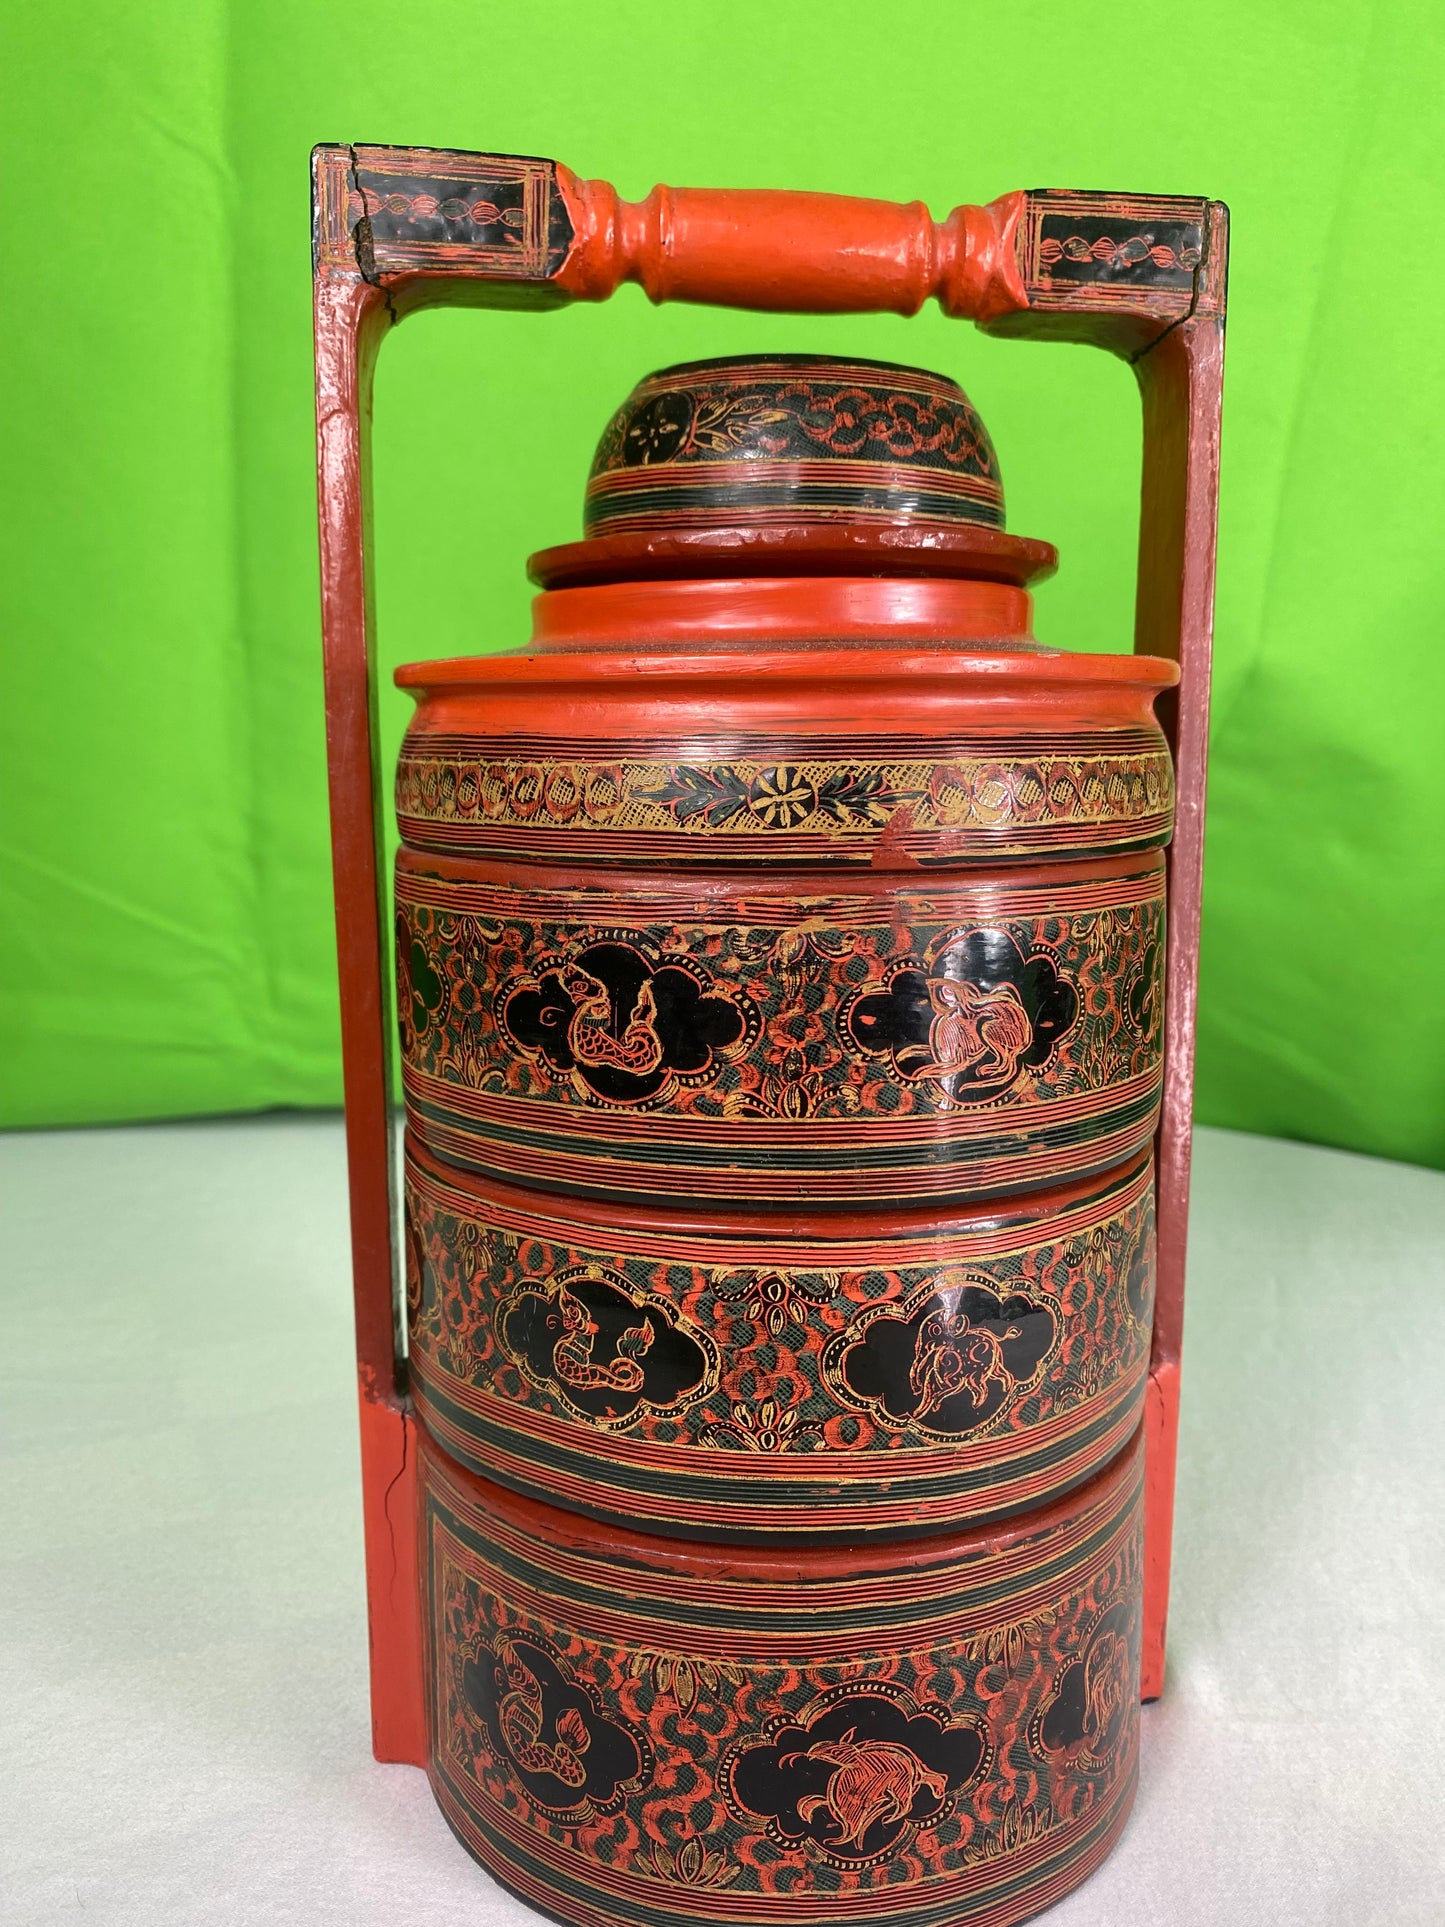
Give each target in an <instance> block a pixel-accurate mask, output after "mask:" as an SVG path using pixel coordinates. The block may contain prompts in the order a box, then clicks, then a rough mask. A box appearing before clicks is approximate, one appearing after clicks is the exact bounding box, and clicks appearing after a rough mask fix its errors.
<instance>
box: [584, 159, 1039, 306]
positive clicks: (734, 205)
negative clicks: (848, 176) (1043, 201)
mask: <svg viewBox="0 0 1445 1927" xmlns="http://www.w3.org/2000/svg"><path fill="white" fill-rule="evenodd" d="M557 179H558V186H559V188H560V189H561V192H562V196H563V199H564V200H565V201H566V203H567V206H568V210H569V213H570V214H571V216H572V225H573V230H574V235H575V239H574V243H573V247H572V250H571V252H570V254H569V255H568V257H567V260H566V262H565V263H564V265H563V267H562V269H561V271H560V272H559V274H558V275H557V284H558V286H559V287H562V288H565V289H566V291H567V292H568V293H569V294H572V295H576V296H577V297H579V298H580V299H582V300H584V301H600V300H602V299H604V298H605V297H606V296H607V295H609V294H611V293H612V292H613V290H614V289H615V288H616V287H618V286H619V285H620V284H621V283H622V282H624V281H636V282H638V283H640V285H641V286H642V287H643V288H644V289H645V290H646V293H647V295H648V297H649V299H650V300H653V301H695V302H703V303H707V304H710V305H713V306H717V307H724V308H755V309H760V310H763V311H766V312H770V313H792V314H868V313H875V312H883V313H892V314H904V315H909V314H917V312H918V310H919V309H920V308H921V307H922V306H923V304H924V302H925V301H926V300H927V299H928V298H929V297H930V296H931V295H932V296H936V297H937V299H938V302H939V304H940V306H941V307H942V308H943V311H944V313H945V314H949V315H954V316H958V317H963V318H967V319H970V320H974V321H983V320H988V319H990V318H992V317H993V316H995V315H999V314H1004V313H1008V312H1010V311H1011V310H1014V309H1019V308H1023V307H1026V306H1027V296H1026V293H1025V290H1024V285H1023V281H1022V279H1021V277H1020V275H1019V270H1018V261H1017V258H1016V252H1015V230H1016V229H1017V227H1018V223H1019V219H1020V216H1021V215H1022V214H1023V211H1024V198H1025V197H1024V196H1023V195H1022V194H1007V195H1005V196H1004V197H1003V199H1002V200H999V201H995V202H993V203H992V205H990V206H988V207H956V208H955V209H954V210H953V212H952V214H950V215H949V217H948V219H947V220H946V221H935V220H934V219H933V216H932V215H931V214H930V213H929V211H928V209H927V208H926V207H925V206H924V205H923V203H922V201H911V202H909V203H908V204H906V205H904V204H901V203H899V202H896V201H866V200H858V199H856V198H854V197H852V196H849V195H845V194H795V193H787V192H783V191H781V190H774V189H768V188H757V189H729V188H707V187H655V188H654V189H653V190H652V192H651V193H650V194H649V195H648V197H647V199H646V200H645V201H624V200H622V199H620V198H619V196H618V193H617V190H616V188H614V187H612V186H611V185H610V184H609V183H608V182H606V181H579V180H578V179H577V177H576V175H575V174H573V173H572V172H571V171H570V169H568V168H564V167H560V166H559V167H558V169H557Z"/></svg>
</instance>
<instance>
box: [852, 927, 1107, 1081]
mask: <svg viewBox="0 0 1445 1927" xmlns="http://www.w3.org/2000/svg"><path fill="white" fill-rule="evenodd" d="M1078 1014H1079V996H1078V992H1077V991H1076V990H1075V988H1074V986H1073V985H1072V984H1071V983H1070V982H1069V981H1068V980H1067V979H1066V978H1064V977H1061V976H1060V975H1059V970H1058V966H1057V964H1056V963H1055V962H1054V959H1053V958H1052V957H1051V956H1049V955H1048V953H1047V952H1044V951H1036V952H1033V953H1031V954H1030V955H1029V956H1027V957H1025V956H1024V954H1023V952H1022V951H1021V950H1020V949H1019V947H1018V945H1017V943H1016V942H1015V941H1014V939H1013V938H1012V937H1011V936H1010V935H1009V933H1008V931H1007V930H991V929H980V930H970V931H968V932H967V933H966V934H965V935H963V936H962V937H959V938H957V939H955V940H954V941H953V942H951V943H950V944H948V945H947V946H946V948H944V949H943V950H942V952H941V953H940V954H939V955H938V956H937V958H936V959H935V960H934V962H933V963H932V965H931V966H930V967H929V968H927V969H925V968H923V967H922V966H921V965H919V964H916V963H906V964H901V965H899V966H897V967H895V969H894V970H893V971H892V972H891V973H890V975H889V976H888V978H887V980H886V982H885V983H884V985H883V987H882V989H878V990H870V991H866V992H864V993H863V994H862V995H860V996H858V997H856V998H855V999H854V1000H853V1002H852V1003H851V1004H850V1005H849V1006H848V1008H847V1010H846V1012H845V1013H844V1019H843V1021H844V1026H845V1028H846V1031H847V1034H848V1035H849V1037H850V1038H851V1039H852V1041H853V1043H854V1044H855V1045H857V1047H858V1048H859V1049H860V1050H863V1051H867V1052H868V1053H870V1054H873V1055H878V1054H883V1053H886V1054H887V1055H888V1056H889V1057H891V1058H892V1060H893V1068H894V1070H895V1071H896V1073H897V1074H898V1076H899V1077H901V1078H903V1079H904V1080H905V1081H906V1082H908V1083H913V1084H918V1083H933V1084H937V1085H938V1086H939V1087H940V1092H941V1095H942V1098H943V1100H944V1101H945V1102H948V1103H954V1102H968V1101H979V1100H982V1099H985V1098H990V1097H996V1096H997V1095H998V1093H999V1092H1000V1091H1004V1090H1007V1088H1008V1087H1009V1085H1010V1084H1012V1083H1013V1082H1014V1080H1015V1078H1017V1077H1018V1076H1019V1074H1020V1073H1021V1072H1022V1071H1024V1070H1026V1069H1029V1068H1030V1067H1032V1066H1034V1065H1038V1064H1042V1063H1043V1062H1044V1060H1045V1058H1046V1057H1047V1056H1048V1055H1049V1053H1050V1051H1052V1050H1053V1048H1054V1046H1055V1045H1056V1044H1057V1043H1058V1041H1059V1039H1060V1038H1061V1037H1062V1036H1063V1035H1064V1033H1065V1032H1066V1031H1067V1030H1068V1029H1069V1027H1070V1026H1071V1025H1072V1023H1073V1022H1074V1019H1075V1018H1076V1017H1077V1016H1078Z"/></svg>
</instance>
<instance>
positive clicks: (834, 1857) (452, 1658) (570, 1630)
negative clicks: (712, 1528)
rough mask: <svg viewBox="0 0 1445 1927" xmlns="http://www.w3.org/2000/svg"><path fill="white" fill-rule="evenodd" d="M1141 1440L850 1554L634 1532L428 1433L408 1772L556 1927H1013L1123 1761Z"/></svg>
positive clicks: (1088, 1853) (1112, 1807)
mask: <svg viewBox="0 0 1445 1927" xmlns="http://www.w3.org/2000/svg"><path fill="white" fill-rule="evenodd" d="M1142 1477H1143V1448H1142V1439H1140V1438H1139V1437H1137V1436H1136V1438H1135V1440H1134V1442H1133V1444H1132V1445H1131V1446H1130V1447H1129V1448H1128V1449H1127V1450H1126V1451H1125V1452H1123V1453H1122V1454H1121V1455H1120V1457H1119V1458H1118V1459H1117V1460H1115V1462H1114V1463H1113V1464H1112V1465H1111V1466H1110V1467H1109V1468H1108V1469H1107V1470H1106V1471H1105V1472H1103V1473H1101V1474H1100V1475H1099V1476H1098V1477H1097V1478H1095V1479H1093V1480H1092V1481H1091V1482H1090V1483H1089V1484H1088V1485H1085V1486H1082V1487H1080V1488H1079V1489H1078V1490H1077V1491H1075V1492H1073V1493H1070V1494H1069V1495H1068V1496H1067V1497H1066V1498H1064V1499H1062V1500H1060V1501H1058V1502H1057V1503H1055V1504H1054V1505H1051V1506H1049V1507H1048V1508H1047V1509H1044V1510H1041V1511H1037V1512H1033V1513H1030V1514H1028V1515H1026V1516H1024V1517H1022V1518H1018V1519H1015V1520H1012V1521H1010V1522H1009V1524H1008V1525H1007V1526H1003V1527H994V1528H992V1529H974V1530H973V1531H970V1532H968V1533H962V1534H954V1533H950V1534H948V1535H947V1536H945V1537H942V1538H931V1539H915V1540H912V1541H909V1542H908V1543H906V1544H902V1545H894V1546H870V1547H868V1548H867V1549H866V1550H858V1549H853V1548H849V1549H843V1548H836V1547H834V1548H826V1549H824V1548H817V1549H812V1550H805V1549H800V1548H797V1547H793V1546H789V1547H770V1546H766V1545H764V1546H755V1547H749V1548H747V1549H746V1550H742V1549H738V1548H723V1547H719V1546H703V1545H697V1544H691V1543H685V1542H681V1541H678V1540H668V1539H660V1538H651V1537H644V1536H642V1535H640V1534H638V1535H632V1534H626V1533H623V1532H621V1531H620V1530H618V1529H617V1528H615V1527H607V1526H604V1525H599V1524H596V1523H594V1522H592V1521H589V1520H587V1519H583V1518H579V1517H576V1516H574V1515H572V1514H570V1513H564V1512H560V1511H558V1510H556V1509H555V1508H553V1507H550V1506H544V1505H540V1504H538V1503H536V1502H535V1501H532V1500H529V1499H524V1498H522V1497H520V1496H518V1495H517V1494H515V1493H512V1492H509V1491H505V1490H503V1489H502V1488H501V1487H498V1486H494V1485H491V1484H489V1483H486V1482H484V1481H483V1480H480V1479H478V1478H476V1477H474V1476H473V1475H472V1474H470V1473H467V1472H464V1471H462V1470H460V1469H459V1468H458V1467H457V1466H455V1465H454V1464H452V1463H451V1461H450V1460H448V1459H447V1458H445V1457H444V1456H443V1454H442V1453H441V1452H440V1451H439V1450H438V1449H437V1448H436V1447H435V1446H434V1445H433V1444H431V1442H430V1441H429V1440H426V1441H424V1452H423V1461H422V1488H423V1505H422V1534H423V1544H422V1572H423V1587H424V1594H425V1597H424V1612H425V1618H426V1636H427V1694H428V1719H429V1727H430V1761H431V1778H432V1785H433V1788H434V1790H435V1793H436V1797H437V1799H438V1801H439V1803H440V1805H441V1808H442V1812H443V1813H444V1814H445V1816H446V1818H447V1820H448V1822H449V1823H450V1825H451V1826H452V1828H453V1830H454V1831H455V1833H456V1834H457V1836H458V1838H459V1839H460V1840H461V1841H462V1844H463V1845H464V1846H465V1847H466V1848H467V1849H468V1850H469V1851H470V1852H471V1853H472V1854H474V1855H475V1856H476V1858H477V1859H478V1860H480V1861H481V1862H482V1864H483V1865H484V1866H485V1867H486V1868H487V1869H488V1870H489V1872H491V1873H492V1874H493V1875H494V1877H495V1878H496V1879H497V1880H499V1881H500V1882H501V1883H502V1884H503V1885H504V1886H506V1887H508V1888H510V1889H511V1890H512V1891H513V1892H514V1893H516V1894H518V1895H519V1896H520V1897H521V1898H522V1899H524V1900H526V1901H528V1902H529V1903H530V1904H531V1905H532V1906H534V1907H537V1908H539V1909H540V1910H541V1911H542V1912H543V1913H546V1914H549V1915H551V1916H552V1917H553V1918H555V1919H557V1920H561V1921H564V1922H568V1923H573V1924H574V1927H617V1924H618V1923H624V1922H625V1923H628V1927H698V1924H699V1923H703V1924H704V1927H709V1924H711V1923H717V1927H723V1923H731V1924H732V1927H743V1924H744V1923H746V1927H770V1924H771V1923H784V1922H786V1923H789V1924H790V1927H830V1923H837V1927H842V1924H843V1923H845V1922H846V1923H848V1927H875V1924H876V1927H884V1923H887V1924H888V1927H961V1924H962V1923H969V1924H970V1927H974V1924H975V1923H978V1924H979V1927H982V1923H990V1924H991V1927H1005V1923H1009V1922H1013V1921H1020V1920H1023V1919H1025V1918H1026V1917H1027V1916H1029V1915H1031V1914H1033V1913H1036V1912H1037V1911H1038V1910H1039V1909H1040V1908H1042V1907H1046V1906H1048V1905H1049V1903H1050V1902H1051V1901H1054V1900H1057V1899H1058V1898H1059V1897H1060V1896H1061V1895H1062V1894H1064V1893H1066V1892H1068V1891H1069V1890H1070V1889H1071V1888H1073V1887H1075V1886H1077V1885H1078V1883H1079V1882H1080V1881H1081V1880H1083V1879H1084V1878H1085V1876H1086V1875H1087V1874H1088V1873H1090V1872H1091V1871H1092V1870H1093V1868H1094V1867H1096V1866H1097V1865H1098V1864H1099V1862H1100V1861H1101V1860H1102V1859H1103V1858H1104V1856H1105V1854H1107V1853H1108V1851H1109V1849H1110V1848H1111V1847H1112V1845H1113V1844H1114V1841H1115V1840H1116V1839H1117V1837H1118V1835H1119V1832H1120V1830H1121V1829H1122V1827H1123V1824H1124V1821H1125V1819H1126V1817H1127V1815H1128V1811H1129V1807H1130V1804H1131V1801H1132V1798H1133V1793H1134V1784H1135V1778H1136V1774H1137V1769H1138V1753H1139V1747H1138V1739H1139V1621H1140V1604H1141V1588H1142V1560H1141V1551H1142V1547H1141V1537H1142V1521H1143V1510H1142V1489H1143V1488H1142Z"/></svg>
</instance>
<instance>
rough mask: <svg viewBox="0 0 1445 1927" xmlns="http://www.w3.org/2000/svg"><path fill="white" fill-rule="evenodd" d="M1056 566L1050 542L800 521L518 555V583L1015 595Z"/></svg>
mask: <svg viewBox="0 0 1445 1927" xmlns="http://www.w3.org/2000/svg"><path fill="white" fill-rule="evenodd" d="M1058 564H1059V552H1058V550H1057V549H1056V548H1055V547H1054V545H1053V543H1052V542H1041V541H1039V540H1038V539H1037V538H1035V537H1033V536H1027V535H1009V534H1006V533H1005V532H1004V530H1002V529H990V528H984V527H982V526H981V525H976V524H967V523H954V522H874V523H864V524H849V523H837V524H830V523H821V522H807V521H803V520H801V519H800V520H799V521H797V522H779V523H773V524H768V523H752V524H747V523H737V524H733V525H730V526H722V527H719V528H715V529H693V530H687V531H679V532H678V533H676V534H666V535H665V534H661V533H651V532H647V533H639V534H633V535H598V536H592V537H590V538H588V539H586V540H584V541H580V542H562V543H558V544H556V545H555V546H554V547H552V548H548V549H538V550H537V551H536V553H535V554H533V555H530V556H528V558H527V577H528V580H529V581H531V582H533V583H535V584H536V586H537V587H538V588H539V589H580V588H591V587H594V586H598V585H600V584H602V583H607V582H631V581H665V580H674V579H677V578H680V577H686V576H692V575H710V576H752V575H778V574H780V573H781V574H786V575H859V574H876V575H880V576H883V575H938V576H972V577H977V578H978V579H980V580H983V581H990V582H1005V583H1009V584H1011V585H1012V586H1014V587H1016V588H1020V589H1022V588H1027V587H1028V586H1029V585H1030V584H1031V583H1034V582H1043V581H1047V579H1048V578H1049V577H1050V576H1051V575H1053V573H1054V572H1055V570H1056V569H1057V568H1058ZM870 565H871V566H870Z"/></svg>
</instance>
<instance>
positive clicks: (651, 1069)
mask: <svg viewBox="0 0 1445 1927" xmlns="http://www.w3.org/2000/svg"><path fill="white" fill-rule="evenodd" d="M502 1022H503V1025H504V1026H505V1028H506V1031H507V1033H508V1035H509V1036H510V1037H511V1039H512V1041H513V1043H515V1044H516V1046H517V1047H518V1049H519V1050H521V1051H523V1052H524V1053H525V1054H526V1055H528V1056H529V1057H532V1058H533V1059H535V1060H538V1061H542V1062H545V1063H546V1064H547V1065H548V1066H549V1067H550V1069H551V1070H552V1071H554V1072H555V1073H557V1074H558V1075H561V1076H571V1078H572V1079H573V1081H574V1083H579V1084H580V1085H581V1086H582V1088H583V1089H584V1090H585V1091H586V1092H588V1093H590V1095H592V1096H593V1097H596V1098H600V1099H601V1100H602V1101H603V1102H604V1103H607V1104H643V1103H646V1102H647V1100H648V1099H649V1098H652V1097H656V1096H657V1095H658V1093H659V1092H661V1091H663V1090H665V1089H667V1088H668V1087H669V1086H670V1085H671V1084H674V1083H677V1082H683V1083H701V1082H705V1081H706V1080H707V1079H708V1078H709V1077H711V1076H712V1075H713V1074H714V1072H715V1070H716V1067H717V1062H718V1060H719V1059H720V1058H726V1057H729V1056H733V1055H736V1053H737V1052H738V1051H740V1050H741V1049H743V1048H745V1046H746V1045H747V1043H748V1042H749V1040H750V1039H751V1037H752V1036H753V1035H754V1034H755V1032H756V1030H757V1025H758V1015H757V1011H756V1009H755V1007H754V1006H753V1004H752V1003H751V1001H750V1000H749V999H748V998H747V997H745V996H744V995H743V994H742V993H741V992H739V991H734V990H732V989H731V988H729V989H727V990H720V989H719V988H718V987H717V986H716V985H714V984H712V983H710V982H709V981H708V980H707V979H706V978H705V977H704V976H702V975H701V974H700V973H699V972H697V971H695V970H694V969H693V968H691V967H690V966H685V965H683V964H678V963H665V964H661V965H654V964H653V963H652V962H650V961H649V960H648V959H647V958H646V957H644V956H643V954H642V952H641V951H640V950H637V949H635V948H634V947H633V946H632V945H631V944H628V943H616V942H598V943H589V944H587V945H585V946H584V947H583V948H581V949H579V950H577V951H576V952H574V953H573V954H572V955H571V956H570V957H565V958H558V959H555V960H553V961H551V962H549V963H547V964H545V965H543V966H542V968H541V969H540V970H539V971H538V973H537V976H536V977H535V978H534V979H531V980H529V981H528V982H526V983H524V984H521V985H519V986H518V987H517V988H516V989H514V990H513V991H512V993H511V995H510V996H509V997H508V998H507V1000H506V1002H505V1004H504V1005H503V1007H502Z"/></svg>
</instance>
